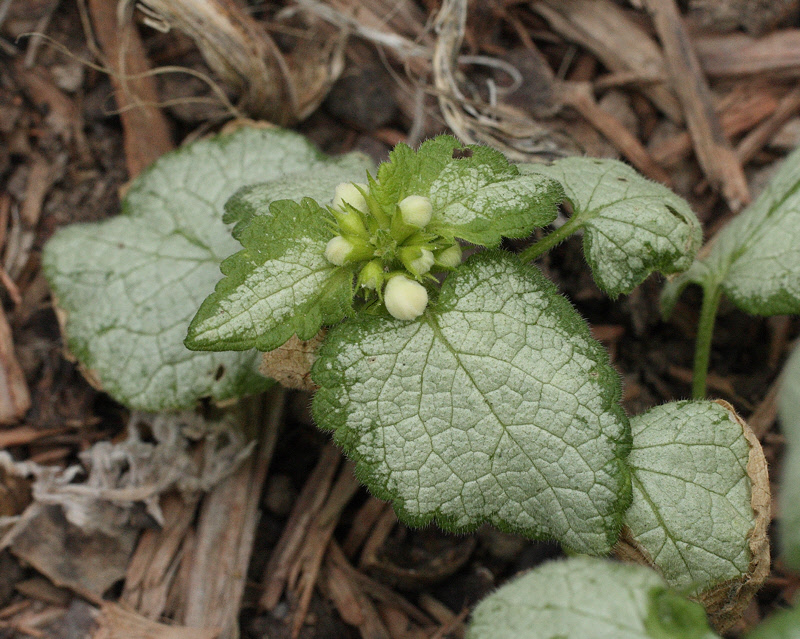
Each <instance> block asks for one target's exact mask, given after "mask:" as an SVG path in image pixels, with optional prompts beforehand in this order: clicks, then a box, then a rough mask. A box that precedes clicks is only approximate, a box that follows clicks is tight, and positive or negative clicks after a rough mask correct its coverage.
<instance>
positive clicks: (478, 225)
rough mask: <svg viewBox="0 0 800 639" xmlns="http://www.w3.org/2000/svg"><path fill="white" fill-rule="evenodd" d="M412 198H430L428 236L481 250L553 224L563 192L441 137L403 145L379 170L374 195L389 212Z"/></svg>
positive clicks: (496, 156) (492, 154)
mask: <svg viewBox="0 0 800 639" xmlns="http://www.w3.org/2000/svg"><path fill="white" fill-rule="evenodd" d="M409 195H422V196H425V197H428V198H429V199H430V201H431V204H432V206H433V217H432V219H431V222H430V224H429V225H428V226H427V229H426V230H428V231H430V232H432V233H436V234H439V235H442V236H445V237H457V238H460V239H462V240H466V241H467V242H472V243H473V244H479V245H481V246H497V245H498V244H499V243H500V240H501V239H502V238H503V237H512V238H514V237H527V236H528V235H529V234H530V233H531V231H533V229H534V228H536V227H539V226H545V225H547V224H549V223H550V222H552V221H553V220H554V219H555V217H556V214H557V212H558V204H559V203H560V202H561V199H562V198H563V195H564V192H563V190H562V189H561V186H560V185H559V184H558V182H555V181H554V180H550V179H548V178H546V177H544V176H541V175H522V174H521V173H520V171H519V169H517V167H516V166H514V165H513V164H509V162H508V160H507V159H506V158H505V156H503V154H502V153H500V152H499V151H495V150H494V149H491V148H489V147H487V146H480V145H474V144H473V145H468V146H463V145H462V144H461V142H459V141H458V140H457V139H456V138H454V137H452V136H449V135H440V136H437V137H436V138H434V139H432V140H428V141H426V142H424V143H423V144H422V145H421V146H420V148H419V150H418V151H414V150H412V149H411V148H410V147H408V146H406V145H405V144H398V145H397V146H396V147H395V149H394V150H393V151H392V153H391V154H390V156H389V162H385V163H384V164H382V165H381V166H380V168H379V170H378V187H377V189H376V193H375V196H376V198H377V199H378V202H379V203H380V204H381V206H383V207H384V208H385V209H386V210H387V211H389V210H393V208H394V206H395V204H396V203H397V202H399V201H401V200H402V199H403V198H405V197H406V196H409Z"/></svg>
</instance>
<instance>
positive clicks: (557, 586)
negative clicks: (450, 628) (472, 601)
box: [467, 558, 719, 639]
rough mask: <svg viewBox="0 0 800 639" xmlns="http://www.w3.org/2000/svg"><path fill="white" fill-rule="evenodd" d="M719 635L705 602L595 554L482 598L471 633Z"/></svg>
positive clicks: (588, 638)
mask: <svg viewBox="0 0 800 639" xmlns="http://www.w3.org/2000/svg"><path fill="white" fill-rule="evenodd" d="M556 638H558V639H715V638H716V639H719V636H718V635H717V634H715V633H714V632H713V631H712V630H711V628H710V627H709V625H708V621H707V620H706V617H705V613H704V612H703V607H702V606H700V605H699V604H697V603H694V602H692V601H689V600H688V599H685V598H684V597H682V596H681V595H679V594H678V593H677V592H674V591H672V590H669V589H668V588H667V586H666V585H665V584H664V582H663V581H662V579H661V578H660V577H659V576H658V575H657V574H656V573H655V572H654V571H652V570H650V569H648V568H644V567H641V566H631V565H624V564H618V563H614V562H611V561H604V560H601V559H590V558H574V559H568V560H566V561H553V562H550V563H547V564H545V565H544V566H541V567H539V568H537V569H535V570H533V571H531V572H529V573H528V574H526V575H524V576H523V577H520V578H518V579H516V580H514V581H512V582H511V583H509V584H506V585H505V586H503V587H502V588H500V590H498V591H497V592H495V593H494V594H492V595H489V596H488V597H487V598H486V599H484V600H483V601H481V602H480V604H478V607H477V608H476V609H475V611H474V612H473V613H472V623H471V624H470V627H469V631H468V632H467V639H556Z"/></svg>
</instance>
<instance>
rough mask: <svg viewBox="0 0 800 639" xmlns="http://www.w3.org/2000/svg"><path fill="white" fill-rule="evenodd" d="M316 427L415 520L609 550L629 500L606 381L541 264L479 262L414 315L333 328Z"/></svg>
mask: <svg viewBox="0 0 800 639" xmlns="http://www.w3.org/2000/svg"><path fill="white" fill-rule="evenodd" d="M312 375H313V379H314V381H315V382H316V383H317V384H319V386H320V387H321V389H320V391H319V392H318V393H317V395H316V397H315V398H314V404H313V409H314V418H315V421H316V422H317V424H318V425H320V426H321V427H322V428H325V429H330V430H333V431H334V436H335V438H336V441H337V442H338V443H340V444H341V445H342V446H343V447H344V449H345V451H347V453H348V454H349V455H350V456H351V457H353V458H354V459H356V460H357V461H358V462H359V463H358V474H359V477H360V478H361V480H362V481H364V482H365V483H366V484H367V486H369V488H370V489H371V490H372V491H373V492H374V493H375V494H376V495H378V496H380V497H382V498H384V499H391V500H392V501H393V502H394V504H395V507H396V509H397V510H398V512H399V513H400V515H401V516H402V517H403V519H405V520H406V521H409V522H411V523H413V524H423V523H426V522H428V521H430V520H431V519H433V518H435V519H436V520H437V522H438V523H440V524H441V525H442V526H444V527H446V528H451V529H454V530H465V529H469V528H474V527H475V526H476V525H477V524H478V523H480V522H482V521H490V522H492V523H494V524H496V525H498V526H500V527H503V528H506V529H511V530H515V531H519V532H523V533H525V534H527V535H529V536H532V537H543V536H546V537H555V538H556V539H558V540H560V541H562V542H563V543H565V544H566V545H567V546H570V547H571V548H574V549H576V550H578V551H581V552H587V553H593V554H599V553H604V552H608V550H609V549H610V548H611V546H612V545H613V543H614V542H615V541H616V537H617V533H618V529H619V522H620V518H621V516H622V512H623V511H624V509H625V507H626V506H627V505H628V499H629V478H628V472H627V469H626V466H625V463H624V458H625V456H626V455H627V452H628V448H629V436H628V424H627V419H626V418H625V415H624V414H623V412H622V410H621V408H620V406H619V404H618V403H617V402H618V400H619V393H620V385H619V378H618V376H617V374H616V372H615V371H614V370H613V369H612V368H611V366H610V365H609V363H608V356H607V355H606V353H605V351H604V350H603V349H602V347H601V346H600V344H598V343H597V342H595V341H594V340H593V339H591V337H590V336H589V330H588V327H587V326H586V324H585V323H584V322H583V320H581V318H580V317H579V316H578V315H577V313H576V312H575V311H574V309H573V308H572V307H571V306H570V305H569V303H568V302H567V301H566V300H565V299H564V298H563V297H561V296H560V295H559V294H558V293H557V291H556V289H555V287H554V286H553V284H552V283H551V282H550V281H548V280H547V279H545V278H544V276H542V274H541V273H540V272H539V271H538V269H536V268H534V267H525V266H523V265H522V264H521V263H520V262H519V261H518V260H517V259H516V258H515V257H514V256H513V255H510V254H508V253H503V252H485V253H482V254H481V255H478V256H475V257H473V258H471V259H470V260H468V261H467V262H466V263H465V264H464V265H462V266H461V267H460V268H458V269H457V270H456V271H455V272H454V273H453V274H451V275H450V276H449V277H448V278H447V280H446V281H445V283H444V286H443V287H442V290H441V292H440V294H439V298H438V301H437V303H436V304H435V305H432V306H431V307H429V309H428V311H426V313H425V314H424V315H423V316H422V317H420V318H419V319H418V320H416V321H414V322H409V323H399V322H397V321H395V320H393V319H389V318H383V317H362V318H360V319H358V320H356V321H350V322H346V323H344V324H342V325H340V326H338V327H336V328H334V329H333V330H331V332H330V333H329V334H328V336H327V338H326V340H325V343H324V345H323V347H322V349H321V350H320V352H319V358H318V360H317V361H316V363H315V365H314V368H313V370H312Z"/></svg>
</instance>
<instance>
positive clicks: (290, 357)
mask: <svg viewBox="0 0 800 639" xmlns="http://www.w3.org/2000/svg"><path fill="white" fill-rule="evenodd" d="M325 333H326V331H325V330H322V331H320V332H319V333H317V334H316V335H315V336H314V337H312V338H311V339H309V340H305V341H303V340H301V339H299V338H298V337H297V335H293V336H292V338H291V339H290V340H289V341H288V342H286V343H285V344H284V345H283V346H280V347H278V348H276V349H275V350H274V351H269V352H267V353H264V355H263V357H262V360H261V366H260V368H259V369H258V370H259V372H260V373H261V374H262V375H264V376H265V377H269V378H271V379H274V380H275V381H276V382H278V383H279V384H281V385H283V386H285V387H287V388H295V389H298V390H304V391H311V392H313V391H315V390H317V385H316V384H314V382H313V381H311V366H312V365H313V364H314V360H315V359H316V358H317V349H319V346H320V344H321V343H322V340H323V339H324V338H325Z"/></svg>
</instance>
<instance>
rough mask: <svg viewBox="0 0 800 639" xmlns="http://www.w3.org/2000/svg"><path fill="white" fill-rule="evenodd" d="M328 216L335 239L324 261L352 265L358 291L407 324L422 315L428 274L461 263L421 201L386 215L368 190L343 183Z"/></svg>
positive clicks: (424, 200) (455, 246) (427, 203)
mask: <svg viewBox="0 0 800 639" xmlns="http://www.w3.org/2000/svg"><path fill="white" fill-rule="evenodd" d="M373 184H374V183H373ZM330 212H331V214H332V215H333V223H332V230H333V232H334V233H335V235H334V237H333V238H331V240H330V241H329V242H328V245H327V246H326V248H325V258H326V259H327V260H328V261H329V262H330V263H331V264H335V265H336V266H345V265H355V266H356V267H357V270H358V278H357V280H356V285H357V286H358V287H359V289H360V290H361V291H362V292H363V293H364V294H365V296H367V297H369V296H371V295H376V296H377V297H378V299H381V300H383V303H384V304H385V306H386V310H388V311H389V313H390V314H391V315H392V316H393V317H396V318H397V319H401V320H412V319H415V318H417V317H419V316H420V315H422V313H423V312H424V311H425V308H426V307H427V305H428V291H427V289H426V288H425V286H424V284H423V282H425V281H426V280H429V281H434V280H435V278H434V277H433V275H432V274H431V271H444V270H450V269H453V268H455V267H456V266H458V265H459V264H460V263H461V247H460V246H459V245H458V243H457V242H454V241H453V240H452V239H450V240H447V239H445V238H442V237H440V236H439V235H437V234H436V233H435V232H434V231H432V230H431V229H430V228H429V225H430V222H431V218H432V217H433V207H432V206H431V201H430V200H429V199H428V198H427V197H425V196H422V195H409V196H408V197H406V198H404V199H403V200H401V201H400V202H399V203H397V204H395V205H394V206H393V208H392V210H386V208H385V206H383V205H382V204H381V203H379V202H378V201H377V199H376V198H375V197H373V196H372V195H371V194H370V188H369V185H367V184H353V183H350V182H345V183H342V184H340V185H339V186H337V187H336V191H335V192H334V198H333V203H332V204H331V206H330Z"/></svg>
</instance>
